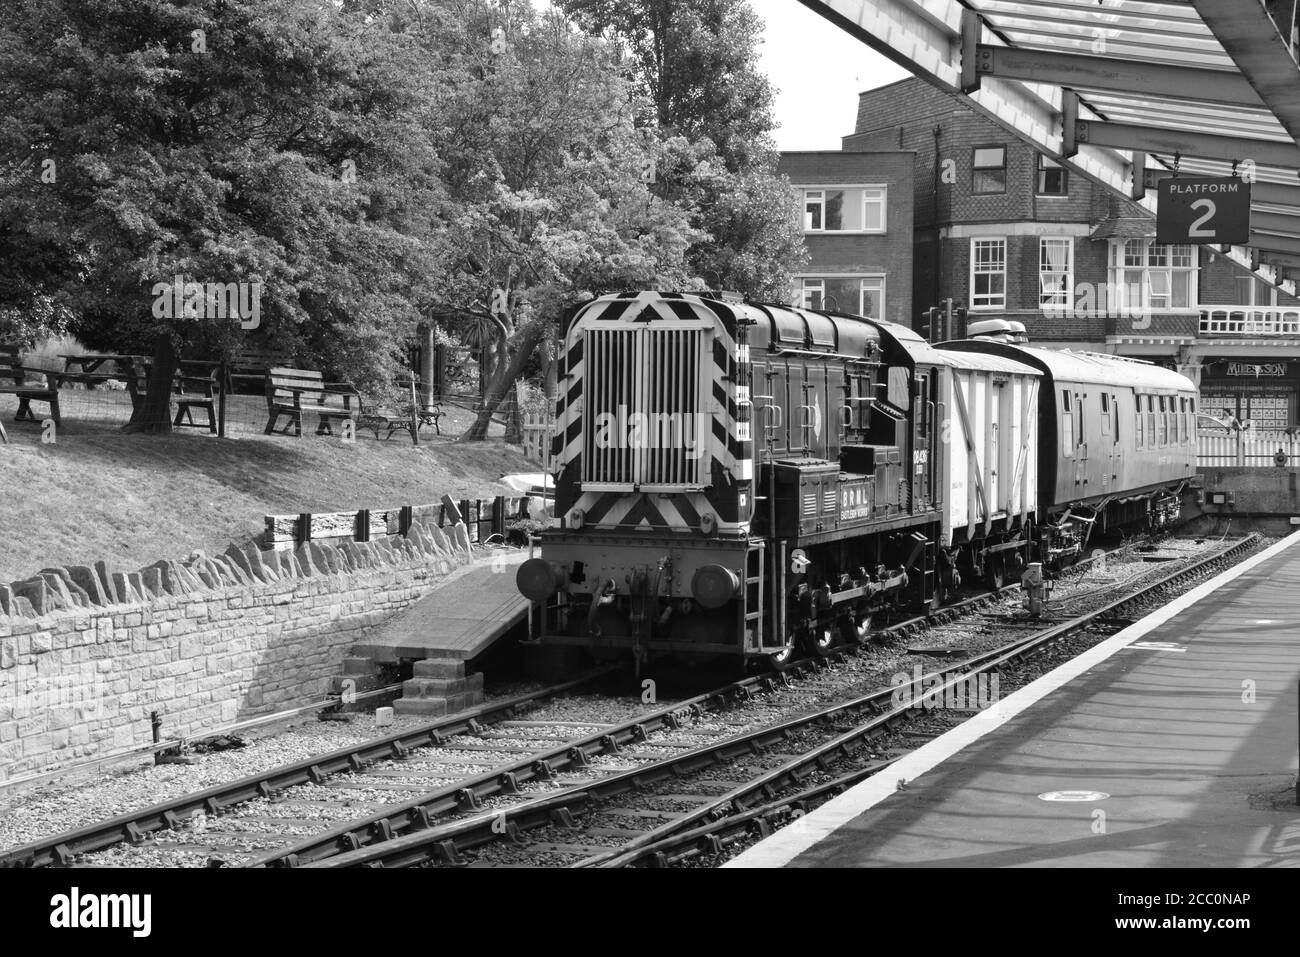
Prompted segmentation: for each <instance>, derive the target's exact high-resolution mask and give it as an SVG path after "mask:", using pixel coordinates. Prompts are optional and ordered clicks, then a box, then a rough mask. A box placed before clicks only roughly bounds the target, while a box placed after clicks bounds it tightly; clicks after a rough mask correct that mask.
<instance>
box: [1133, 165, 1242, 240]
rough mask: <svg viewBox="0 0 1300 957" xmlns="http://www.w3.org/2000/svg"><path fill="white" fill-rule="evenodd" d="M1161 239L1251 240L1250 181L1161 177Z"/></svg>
mask: <svg viewBox="0 0 1300 957" xmlns="http://www.w3.org/2000/svg"><path fill="white" fill-rule="evenodd" d="M1158 195H1159V202H1158V204H1157V206H1156V242H1158V243H1176V244H1180V245H1182V244H1186V243H1245V242H1248V241H1249V240H1250V184H1249V183H1247V182H1245V181H1244V180H1240V179H1237V178H1236V177H1233V176H1225V177H1194V176H1179V177H1174V178H1170V179H1163V180H1161V181H1160V192H1159V194H1158Z"/></svg>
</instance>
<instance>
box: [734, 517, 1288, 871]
mask: <svg viewBox="0 0 1300 957" xmlns="http://www.w3.org/2000/svg"><path fill="white" fill-rule="evenodd" d="M1297 546H1300V532H1296V533H1294V534H1292V535H1290V536H1289V537H1287V538H1285V539H1283V540H1282V541H1281V542H1278V543H1277V544H1275V545H1273V546H1271V547H1270V548H1267V549H1265V550H1264V551H1262V552H1260V553H1259V554H1257V555H1255V556H1253V557H1251V558H1249V559H1247V560H1246V561H1244V562H1242V563H1240V564H1239V565H1237V566H1235V567H1233V568H1231V569H1229V570H1227V571H1225V572H1223V573H1222V574H1220V575H1217V576H1216V577H1214V578H1213V579H1211V580H1209V581H1207V582H1204V583H1203V584H1201V585H1198V586H1196V587H1195V588H1193V589H1191V590H1190V591H1188V592H1187V593H1185V594H1183V595H1181V596H1179V597H1178V598H1175V599H1173V600H1171V601H1170V602H1169V603H1168V604H1167V605H1166V606H1165V607H1163V608H1161V609H1159V610H1158V611H1155V612H1153V613H1152V614H1150V615H1148V616H1146V617H1145V618H1142V619H1140V620H1139V621H1137V622H1135V623H1134V624H1133V625H1132V626H1130V627H1128V628H1126V629H1124V630H1123V631H1121V632H1119V633H1117V634H1115V635H1112V636H1110V637H1108V638H1106V639H1104V640H1103V641H1101V642H1100V643H1099V644H1097V645H1094V646H1093V647H1091V648H1090V649H1088V650H1087V651H1084V652H1083V653H1082V654H1080V655H1079V656H1078V657H1076V658H1074V659H1071V660H1070V661H1068V662H1066V663H1064V664H1062V665H1060V666H1058V667H1057V668H1055V669H1054V670H1053V671H1051V672H1049V673H1047V674H1045V675H1043V676H1042V677H1040V678H1038V679H1037V680H1035V681H1033V682H1031V683H1030V684H1028V685H1026V686H1025V687H1023V688H1020V689H1019V690H1017V691H1015V692H1013V693H1012V694H1010V695H1008V696H1007V697H1005V698H1003V699H1002V700H1000V701H998V702H997V703H996V704H995V705H993V706H992V707H991V708H989V709H988V710H987V711H986V712H984V713H983V715H982V716H981V717H976V718H972V719H971V720H969V721H966V722H964V723H962V724H959V725H957V726H956V727H954V728H952V729H951V730H949V731H947V732H945V733H944V734H943V735H941V736H939V737H938V738H936V739H934V740H932V741H930V742H928V743H926V744H925V745H923V746H922V747H919V748H918V749H917V750H916V751H914V752H912V753H911V754H909V755H907V756H905V757H903V758H901V759H900V760H899V761H898V762H897V763H895V764H894V765H893V767H892V768H891V769H890V771H889V772H888V773H887V774H884V775H880V776H878V777H876V778H872V779H868V780H867V781H864V782H863V783H861V784H859V785H856V786H855V787H853V788H851V789H850V790H849V791H847V792H845V793H844V794H843V795H841V796H839V797H838V798H836V799H834V800H832V801H830V802H828V803H827V804H824V805H822V806H821V807H820V808H818V809H817V810H815V811H813V812H812V813H810V814H808V815H806V816H805V817H804V818H802V819H801V822H800V823H801V826H800V828H799V829H797V831H795V830H790V829H786V830H783V831H778V832H777V833H775V834H774V835H772V837H770V838H768V839H766V840H764V841H762V842H760V843H759V844H757V845H755V846H754V847H752V848H750V849H748V850H747V851H745V852H744V853H743V854H741V855H739V856H738V857H737V858H735V860H733V861H731V862H729V863H728V865H727V866H735V867H855V866H856V867H901V866H912V867H917V866H921V867H924V866H948V867H951V866H963V867H1017V866H1019V867H1024V866H1031V867H1043V866H1050V867H1143V868H1153V867H1287V866H1290V867H1296V866H1300V843H1297V841H1296V840H1295V835H1296V834H1297V833H1300V807H1297V806H1296V804H1295V803H1294V801H1295V781H1296V765H1297V761H1296V738H1295V734H1296V726H1297V717H1298V716H1300V715H1298V713H1300V704H1298V702H1297V694H1296V687H1297V683H1298V682H1300V641H1297V640H1296V627H1297V622H1300V547H1297ZM1171 648H1176V649H1177V650H1178V651H1179V653H1176V654H1171V653H1169V651H1170V649H1171ZM899 781H905V782H906V788H905V789H899V788H898V782H899ZM1279 795H1283V796H1284V797H1285V798H1286V800H1278V799H1277V798H1278V796H1279Z"/></svg>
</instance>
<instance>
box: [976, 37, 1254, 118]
mask: <svg viewBox="0 0 1300 957" xmlns="http://www.w3.org/2000/svg"><path fill="white" fill-rule="evenodd" d="M975 63H976V72H977V73H978V74H979V75H981V76H998V77H1002V78H1003V79H1009V80H1030V81H1033V82H1038V83H1052V84H1055V85H1056V86H1062V87H1074V88H1084V89H1090V90H1113V91H1115V92H1118V93H1133V92H1134V91H1136V90H1140V91H1141V92H1142V94H1143V95H1144V96H1146V95H1150V96H1164V97H1170V98H1173V99H1179V100H1198V101H1202V102H1209V103H1227V104H1231V105H1233V106H1251V107H1260V106H1263V105H1264V101H1263V100H1261V99H1260V97H1259V94H1258V93H1256V92H1255V90H1254V89H1253V88H1252V87H1251V85H1250V83H1248V82H1247V81H1246V78H1245V77H1243V76H1241V75H1240V74H1238V73H1229V72H1228V71H1226V70H1206V69H1200V68H1196V67H1182V66H1168V65H1165V64H1156V63H1138V62H1134V61H1132V60H1117V59H1114V58H1112V57H1094V56H1083V55H1081V54H1077V53H1055V52H1050V51H1046V50H1028V49H1024V48H1022V47H998V46H990V45H988V44H984V43H981V44H978V45H977V47H976V59H975Z"/></svg>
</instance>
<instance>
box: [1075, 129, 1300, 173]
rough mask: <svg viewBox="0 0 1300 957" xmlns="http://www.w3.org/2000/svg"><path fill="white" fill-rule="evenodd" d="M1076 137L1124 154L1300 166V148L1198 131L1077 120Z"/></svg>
mask: <svg viewBox="0 0 1300 957" xmlns="http://www.w3.org/2000/svg"><path fill="white" fill-rule="evenodd" d="M1074 136H1075V139H1076V140H1077V142H1079V143H1080V144H1083V143H1090V144H1092V145H1093V146H1109V147H1111V148H1112V149H1120V150H1141V151H1143V152H1147V153H1169V154H1179V153H1181V154H1182V155H1183V156H1200V157H1202V158H1204V159H1218V160H1227V161H1234V160H1235V161H1236V162H1245V161H1246V160H1252V161H1253V162H1255V163H1256V164H1262V165H1265V166H1300V146H1296V144H1294V143H1284V142H1282V141H1281V140H1248V139H1242V138H1240V137H1236V136H1219V135H1216V134H1213V133H1201V132H1198V131H1196V130H1174V129H1169V128H1167V127H1163V126H1140V125H1138V124H1137V123H1106V122H1103V121H1100V120H1083V119H1080V120H1077V121H1076V122H1075V130H1074Z"/></svg>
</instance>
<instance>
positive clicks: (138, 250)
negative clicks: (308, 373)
mask: <svg viewBox="0 0 1300 957" xmlns="http://www.w3.org/2000/svg"><path fill="white" fill-rule="evenodd" d="M376 6H378V7H382V6H384V5H383V4H378V5H359V4H350V5H349V6H348V7H347V8H340V7H338V6H336V5H335V4H333V3H331V2H329V0H194V2H191V3H188V4H184V5H181V4H175V3H171V2H165V0H15V2H14V3H12V4H11V5H10V7H11V9H10V11H9V12H8V14H7V16H6V18H5V21H4V22H3V23H2V24H0V101H3V102H4V103H5V104H6V107H5V113H4V115H3V117H0V147H2V148H3V150H2V152H0V156H4V157H6V159H4V160H0V260H4V261H7V262H9V263H12V264H13V265H14V268H13V270H12V272H11V275H13V276H16V279H15V280H14V281H11V282H8V283H4V284H0V307H8V308H10V309H14V310H20V311H26V310H29V309H31V308H32V307H33V306H34V305H35V304H37V303H41V302H45V303H49V304H50V307H49V309H48V310H47V311H48V312H50V314H51V315H54V314H66V316H67V317H69V318H68V321H67V325H68V327H69V328H70V330H71V331H73V332H75V333H76V334H77V335H78V336H80V337H81V338H83V339H84V340H86V341H87V342H89V343H90V344H91V345H92V346H98V347H101V348H108V349H111V350H113V351H119V350H132V351H141V350H145V349H150V350H152V352H153V354H154V356H155V361H154V368H153V376H152V378H151V381H150V385H149V393H148V396H147V399H146V401H145V403H144V404H143V406H142V407H141V408H140V409H139V410H137V413H136V415H135V416H133V419H132V422H131V424H130V426H128V428H131V429H134V430H141V431H166V430H168V429H169V428H170V423H169V421H168V416H167V409H168V393H169V391H170V382H171V375H172V370H173V369H174V367H175V363H176V361H177V356H178V355H182V354H184V352H185V351H189V350H194V351H197V352H199V354H201V355H204V356H210V355H219V354H221V353H223V352H229V351H230V350H231V349H232V348H233V346H234V345H235V344H236V343H238V342H239V341H240V338H241V335H242V331H243V329H241V327H243V328H245V329H248V328H252V327H253V325H254V324H256V325H257V326H258V327H259V328H260V330H261V332H260V333H259V334H260V335H263V336H265V337H266V338H267V339H269V340H270V341H271V342H272V343H274V344H277V345H280V346H284V347H288V348H290V349H292V350H293V351H296V352H300V353H305V354H306V355H307V356H308V357H310V358H311V359H312V360H313V361H314V362H318V363H320V364H321V365H322V366H326V367H329V368H331V369H334V370H337V371H338V372H340V373H346V374H348V375H350V376H352V377H354V378H357V379H360V380H361V381H363V382H365V381H377V380H380V379H382V378H384V377H385V376H386V375H387V374H388V373H389V372H390V371H391V368H392V366H393V365H394V363H395V362H396V355H395V353H396V351H397V350H396V349H395V345H397V344H400V342H401V341H402V339H403V338H404V336H405V335H406V334H407V333H408V332H409V330H410V329H412V328H413V327H414V324H415V322H417V321H418V319H419V313H420V308H421V306H422V304H424V303H426V302H429V301H432V300H433V298H434V297H435V295H436V293H435V291H434V290H433V288H432V286H431V279H430V277H433V276H436V275H438V273H439V272H440V271H441V270H442V263H443V260H444V258H445V254H446V251H447V249H448V243H449V237H448V236H447V235H446V230H445V229H444V228H443V224H442V222H441V217H442V215H443V213H444V210H445V195H444V193H443V190H442V186H441V181H440V179H439V175H438V166H437V161H436V157H435V154H434V152H433V149H432V144H431V140H430V137H429V135H428V132H427V129H426V127H425V125H424V124H423V123H422V122H421V118H422V116H423V103H424V101H425V99H426V98H427V96H428V93H429V88H430V86H431V85H432V84H433V83H434V82H436V77H435V76H434V74H433V71H431V70H430V69H429V68H428V67H427V66H426V64H425V63H424V61H423V60H422V59H421V58H420V57H419V56H418V52H419V51H418V46H417V45H416V44H414V43H413V42H411V39H410V37H409V36H407V35H405V34H404V33H403V32H401V31H398V30H394V29H392V26H391V24H390V23H389V22H387V21H385V20H383V19H380V18H377V17H376V16H375V15H374V10H373V9H367V8H368V7H369V8H373V7H376ZM177 289H179V290H180V291H181V295H179V296H178V295H175V294H174V291H175V290H177ZM235 304H238V305H239V306H242V309H239V310H237V312H238V314H237V315H234V316H232V315H230V310H231V307H232V305H235Z"/></svg>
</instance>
